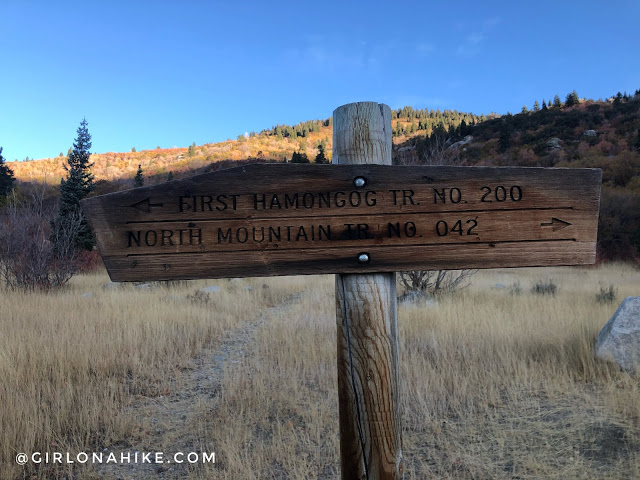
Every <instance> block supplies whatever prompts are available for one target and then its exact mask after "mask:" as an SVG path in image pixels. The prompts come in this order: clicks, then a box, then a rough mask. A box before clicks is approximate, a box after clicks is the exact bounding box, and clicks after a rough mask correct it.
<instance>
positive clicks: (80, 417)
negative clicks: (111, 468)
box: [0, 265, 640, 479]
mask: <svg viewBox="0 0 640 480" xmlns="http://www.w3.org/2000/svg"><path fill="white" fill-rule="evenodd" d="M539 279H553V280H554V281H555V283H556V284H557V285H558V293H557V295H556V296H555V297H548V296H538V295H533V294H532V293H531V292H530V287H531V285H532V284H533V282H535V281H537V280H539ZM74 280H75V281H74V283H73V285H71V287H70V288H69V290H68V291H66V292H63V293H59V294H49V295H45V294H42V295H40V294H32V295H23V294H19V293H7V294H3V295H2V296H0V312H2V313H1V315H0V316H1V320H0V385H2V387H0V388H1V390H0V405H1V407H0V419H1V420H0V421H1V423H0V427H1V429H0V430H1V431H0V444H1V445H2V447H1V448H2V450H1V452H2V457H1V462H2V464H1V465H0V469H1V470H2V472H3V475H2V478H5V477H6V478H19V477H22V476H23V470H22V468H21V467H20V468H19V467H17V466H16V465H15V463H14V460H13V459H14V456H15V453H16V451H26V452H30V451H34V450H38V449H40V450H47V449H49V450H53V449H54V447H51V445H52V444H53V443H54V442H55V443H54V444H55V445H56V446H55V449H56V450H59V451H60V450H62V451H65V450H66V449H70V450H72V451H74V450H76V451H77V450H86V451H93V450H96V449H102V448H103V447H108V448H111V447H112V446H113V445H114V444H118V443H119V442H120V443H121V442H122V441H123V440H126V441H127V442H128V443H127V444H128V445H130V446H131V447H132V448H136V447H138V446H139V445H141V443H140V442H141V441H142V440H140V435H139V432H137V431H136V428H137V427H136V426H137V425H138V424H139V422H142V421H143V419H142V420H141V419H140V418H139V417H140V416H144V415H154V413H152V412H150V411H148V409H146V408H145V409H142V408H138V409H136V405H138V404H139V403H140V402H141V401H142V400H144V398H146V397H148V396H155V395H160V394H162V395H166V396H169V397H171V396H172V395H174V394H176V395H177V393H178V392H175V390H176V389H180V388H181V385H180V382H179V381H178V380H179V378H180V375H181V372H183V369H184V368H185V367H189V366H190V367H192V368H198V367H197V362H195V360H194V359H197V357H198V355H199V354H200V352H202V351H205V352H207V354H208V355H212V354H215V353H216V349H222V350H224V352H223V353H224V355H223V356H224V358H225V362H224V364H223V365H222V369H221V371H220V372H215V373H216V376H217V377H219V378H216V379H215V382H217V384H219V385H218V386H219V388H216V394H215V395H213V396H211V397H210V398H204V397H203V398H201V399H200V398H199V399H198V401H197V402H195V403H194V405H193V411H194V415H192V416H191V417H189V419H188V420H187V421H186V422H185V423H184V425H182V427H181V428H183V429H184V431H185V432H186V434H185V435H187V434H188V435H187V436H186V437H185V438H187V439H188V440H184V441H185V442H188V445H186V444H185V447H186V446H191V447H193V446H194V445H195V446H197V448H195V450H197V451H215V452H216V454H217V458H216V460H217V463H216V464H215V465H212V466H207V467H203V468H201V469H194V470H190V471H186V470H185V471H179V470H166V471H163V472H162V473H158V474H157V475H158V476H159V477H160V478H185V477H188V478H202V477H204V476H206V475H209V476H211V477H212V478H224V479H263V478H291V479H303V478H304V479H308V478H323V479H334V478H339V471H338V469H339V458H338V455H339V453H338V418H337V391H336V383H337V380H336V364H335V363H336V360H335V355H336V353H335V350H336V346H335V336H336V327H335V302H334V298H333V278H332V277H329V276H324V277H291V278H289V277H286V278H272V279H253V280H242V281H232V282H229V281H210V282H193V283H190V284H186V285H179V286H177V287H172V288H171V289H170V290H166V289H164V288H158V289H152V290H150V291H140V290H136V289H134V288H133V287H126V288H124V289H121V290H114V291H103V290H102V289H101V288H100V287H101V285H102V284H104V283H105V282H106V281H107V280H106V277H105V276H104V275H93V276H84V277H78V278H77V279H74ZM472 281H473V284H472V286H471V287H470V288H468V289H467V290H465V291H464V292H463V293H462V294H458V295H455V296H452V297H449V298H443V299H441V300H440V301H439V303H438V305H436V306H435V307H432V308H418V307H416V306H401V307H400V308H399V328H400V342H401V343H400V359H401V379H400V380H401V385H402V390H401V397H402V407H403V429H404V456H405V462H406V468H405V470H406V472H407V478H416V479H422V478H469V479H470V478H482V479H484V478H496V479H508V478H521V479H525V478H531V479H533V478H588V479H592V478H610V479H614V478H640V453H639V452H640V383H639V381H638V379H634V378H632V377H631V376H629V375H627V374H625V373H622V372H620V371H618V370H617V369H616V368H615V367H613V366H611V365H609V364H606V363H603V362H600V361H596V360H595V359H594V358H593V357H592V348H593V341H594V339H595V336H596V334H597V332H598V331H599V329H600V328H601V327H602V325H603V324H604V323H605V322H606V321H607V320H608V318H609V317H610V316H611V314H612V313H613V311H614V310H615V308H616V307H617V304H618V303H619V302H620V301H621V300H622V299H623V298H624V297H625V296H629V295H638V294H639V292H640V271H638V270H637V269H633V268H632V267H629V266H624V265H610V266H604V267H597V268H590V269H576V268H553V269H517V270H492V271H484V272H480V273H478V274H476V275H475V276H474V277H473V279H472ZM516 281H519V282H520V285H521V289H522V293H521V294H519V295H512V294H510V293H509V287H510V286H511V285H512V284H513V283H514V282H516ZM263 283H266V284H268V285H269V286H270V287H271V288H269V289H263V288H262V284H263ZM206 284H218V285H220V286H221V287H222V290H221V292H219V293H218V294H215V296H213V295H212V298H215V303H214V304H213V305H211V304H204V303H198V302H189V301H186V300H176V299H175V298H174V297H180V298H183V297H184V296H185V295H186V294H188V293H189V292H193V291H194V289H195V287H196V286H202V285H206ZM609 284H614V285H615V286H616V287H617V288H618V300H617V301H616V303H614V304H611V305H602V304H599V303H597V302H596V301H595V294H596V293H597V292H598V291H599V287H600V286H603V287H606V286H608V285H609ZM245 285H251V286H253V290H252V291H248V290H246V289H244V288H242V287H243V286H245ZM496 285H498V287H500V286H501V285H504V286H505V288H496ZM302 289H304V292H303V294H302V296H300V297H299V298H298V299H297V300H294V301H292V302H290V303H288V304H286V305H283V306H281V307H277V308H270V309H269V310H268V314H267V315H266V317H265V318H264V319H263V320H264V321H261V322H259V323H255V324H252V325H253V326H252V327H251V334H247V330H246V329H245V330H243V329H242V326H243V325H249V324H251V322H252V321H254V320H255V318H256V316H257V315H258V312H259V311H265V308H267V307H274V306H277V305H278V304H280V303H281V302H282V301H283V300H284V299H285V298H286V297H287V296H288V295H289V294H291V293H294V292H295V291H300V290H302ZM84 292H93V297H91V298H86V297H82V296H81V294H82V293H84ZM167 295H172V296H173V297H171V299H169V300H167V299H165V300H163V298H164V297H166V296H167ZM240 331H242V332H243V333H242V336H241V338H239V341H240V342H241V343H242V345H243V347H242V348H241V349H238V350H237V351H234V352H229V351H227V350H225V349H226V348H227V347H225V346H224V342H223V341H222V340H221V339H222V338H233V335H236V333H234V332H240ZM221 342H222V343H221ZM194 365H195V367H194ZM125 406H127V408H125ZM175 433H176V432H174V436H176V437H179V436H178V435H176V434H175ZM163 435H165V433H163ZM145 442H146V443H144V445H151V446H163V445H167V444H169V443H170V444H171V445H172V446H174V447H175V446H176V443H175V442H167V441H163V440H162V439H160V438H152V439H151V440H146V441H145ZM193 449H194V448H191V450H193ZM5 472H6V473H5ZM36 473H39V474H40V476H41V477H42V478H50V477H52V476H55V475H58V476H59V477H62V476H63V475H64V474H65V473H69V474H73V475H74V477H75V478H86V477H87V476H88V475H91V473H90V472H87V471H74V472H65V471H64V469H62V468H59V469H58V470H55V471H53V470H41V471H39V472H36ZM154 476H155V474H154ZM110 478H111V477H110ZM112 478H115V477H112ZM126 478H129V477H126ZM136 478H146V477H145V476H144V475H143V476H140V475H138V476H136Z"/></svg>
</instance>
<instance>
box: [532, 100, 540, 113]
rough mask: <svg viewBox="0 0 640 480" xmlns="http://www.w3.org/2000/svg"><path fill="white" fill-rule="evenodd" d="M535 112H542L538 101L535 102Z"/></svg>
mask: <svg viewBox="0 0 640 480" xmlns="http://www.w3.org/2000/svg"><path fill="white" fill-rule="evenodd" d="M533 111H534V112H539V111H540V104H539V103H538V100H536V101H535V102H533Z"/></svg>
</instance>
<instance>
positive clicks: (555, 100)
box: [553, 94, 562, 108]
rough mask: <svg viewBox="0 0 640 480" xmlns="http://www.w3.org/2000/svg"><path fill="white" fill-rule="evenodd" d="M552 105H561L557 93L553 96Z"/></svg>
mask: <svg viewBox="0 0 640 480" xmlns="http://www.w3.org/2000/svg"><path fill="white" fill-rule="evenodd" d="M553 106H554V107H558V108H560V107H562V100H560V97H559V96H558V94H556V95H555V97H553Z"/></svg>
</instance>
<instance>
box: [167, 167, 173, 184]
mask: <svg viewBox="0 0 640 480" xmlns="http://www.w3.org/2000/svg"><path fill="white" fill-rule="evenodd" d="M171 180H173V171H172V170H169V174H168V175H167V182H170V181H171Z"/></svg>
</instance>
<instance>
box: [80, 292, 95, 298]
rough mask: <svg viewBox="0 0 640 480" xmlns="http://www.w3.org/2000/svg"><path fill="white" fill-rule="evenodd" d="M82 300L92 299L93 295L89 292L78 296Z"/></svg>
mask: <svg viewBox="0 0 640 480" xmlns="http://www.w3.org/2000/svg"><path fill="white" fill-rule="evenodd" d="M80 296H81V297H82V298H93V293H91V292H85V293H83V294H82V295H80Z"/></svg>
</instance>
